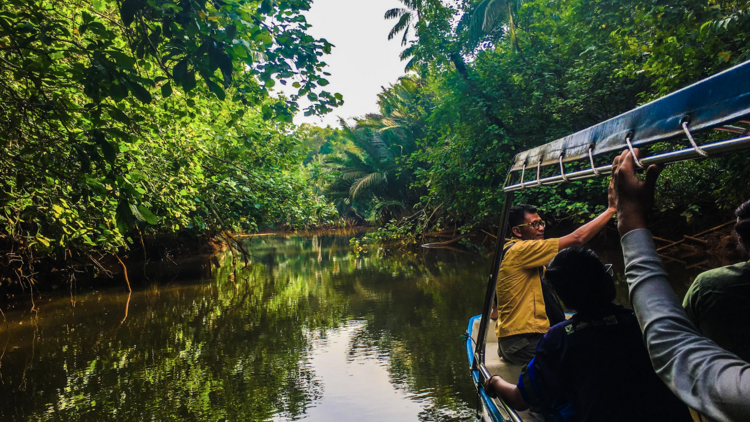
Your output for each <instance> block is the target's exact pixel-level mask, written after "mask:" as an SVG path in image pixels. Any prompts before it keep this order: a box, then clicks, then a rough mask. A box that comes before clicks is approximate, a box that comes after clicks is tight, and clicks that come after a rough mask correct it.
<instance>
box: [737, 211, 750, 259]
mask: <svg viewBox="0 0 750 422" xmlns="http://www.w3.org/2000/svg"><path fill="white" fill-rule="evenodd" d="M734 215H736V216H737V225H736V226H734V232H735V233H737V237H738V238H739V239H740V246H741V247H742V249H743V250H744V251H745V252H750V201H747V202H745V203H744V204H742V205H740V206H739V207H738V208H737V209H736V210H735V211H734Z"/></svg>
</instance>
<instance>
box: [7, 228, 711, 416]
mask: <svg viewBox="0 0 750 422" xmlns="http://www.w3.org/2000/svg"><path fill="white" fill-rule="evenodd" d="M351 237H352V235H351V234H346V235H324V236H265V237H257V238H251V239H248V240H247V246H248V249H249V252H250V253H251V254H252V255H253V263H251V264H250V265H248V266H247V267H245V268H241V269H239V270H237V271H236V273H235V272H233V271H232V267H231V265H229V263H228V261H231V259H229V257H227V256H219V257H217V258H214V259H211V260H208V259H207V260H206V262H204V263H202V265H199V266H196V270H195V271H194V272H192V273H190V272H189V274H188V275H187V276H185V275H183V276H181V277H178V278H176V279H172V278H164V279H154V278H152V279H151V280H150V281H149V282H147V283H146V285H141V286H138V287H136V286H134V291H133V293H132V295H128V292H127V290H126V288H125V287H124V286H122V287H108V288H103V289H99V290H93V291H89V292H86V293H78V294H75V295H74V296H69V295H68V293H67V292H61V293H60V294H58V295H44V296H43V297H42V298H41V299H39V300H37V301H36V303H35V305H36V308H35V310H34V311H33V312H32V311H30V309H31V304H30V303H24V302H21V303H15V304H13V306H10V305H3V311H4V320H3V321H0V395H1V396H2V398H3V400H2V401H0V420H1V421H102V420H118V421H212V422H214V421H290V420H306V421H311V422H312V421H339V420H355V419H356V420H359V421H388V422H396V421H467V422H468V421H472V420H474V417H475V416H474V415H475V410H476V405H477V398H476V393H475V390H474V387H473V386H472V384H471V382H470V378H469V373H468V362H467V358H466V349H465V343H464V341H463V339H462V338H461V335H462V334H463V333H464V332H465V330H466V327H467V322H468V319H469V318H470V317H471V316H473V315H476V314H478V313H479V312H480V308H481V305H482V301H483V297H482V295H483V292H484V289H485V280H486V277H487V273H488V271H489V268H490V257H489V256H488V255H487V252H486V251H483V252H476V251H475V252H472V251H466V252H456V251H446V250H428V249H424V250H420V251H417V252H416V253H415V252H402V251H398V252H389V251H371V252H369V253H357V252H356V251H354V250H353V249H352V247H351V246H350V244H349V239H350V238H351ZM614 246H615V247H611V246H610V247H609V248H605V247H601V248H595V249H597V251H598V252H599V254H600V256H601V257H602V259H603V261H605V262H610V263H613V264H614V266H615V270H616V271H617V273H618V274H620V276H619V277H618V282H617V286H618V302H620V303H622V304H627V302H628V301H627V295H626V287H625V283H624V280H623V278H622V275H621V274H622V257H621V255H620V253H619V251H618V250H617V248H616V245H614ZM670 272H671V274H672V278H673V280H674V287H675V290H676V291H677V293H678V294H679V295H683V294H684V293H685V291H686V289H687V287H688V286H689V283H690V282H691V281H692V279H693V278H694V277H695V275H696V274H697V273H698V271H697V270H691V271H685V270H684V269H683V268H680V267H679V266H675V265H672V266H670ZM126 311H127V316H126Z"/></svg>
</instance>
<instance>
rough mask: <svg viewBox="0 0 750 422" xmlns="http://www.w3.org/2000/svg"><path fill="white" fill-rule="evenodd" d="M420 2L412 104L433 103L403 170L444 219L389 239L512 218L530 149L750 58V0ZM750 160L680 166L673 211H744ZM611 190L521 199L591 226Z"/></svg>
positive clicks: (426, 205)
mask: <svg viewBox="0 0 750 422" xmlns="http://www.w3.org/2000/svg"><path fill="white" fill-rule="evenodd" d="M409 7H411V8H412V9H413V10H416V11H418V12H419V21H418V22H417V23H413V22H412V26H413V28H414V36H415V37H416V38H417V39H416V41H414V42H413V43H411V44H410V45H408V47H407V48H406V49H405V50H404V52H403V53H402V57H403V58H404V59H408V60H409V64H408V65H407V68H410V69H414V70H416V71H417V73H418V75H419V76H418V77H415V78H413V80H414V81H416V82H418V84H417V89H416V90H415V91H414V93H413V97H414V98H416V99H415V100H413V101H411V100H406V101H405V103H406V104H413V105H415V106H418V107H419V110H418V111H410V113H409V114H410V115H411V116H419V119H418V127H417V129H415V130H413V131H415V132H416V131H418V133H419V134H420V135H419V136H418V138H417V139H418V142H417V147H416V148H414V149H413V151H412V152H411V153H410V154H409V156H408V157H404V158H402V160H401V161H400V164H399V165H400V167H401V170H402V171H410V172H411V173H412V174H413V181H412V183H411V185H410V186H411V188H412V189H415V190H417V189H421V190H423V192H425V191H426V194H425V193H420V196H421V199H420V202H419V203H418V204H416V207H417V208H418V209H427V210H431V209H435V208H436V207H437V208H439V211H437V213H436V214H435V215H434V217H430V218H428V217H427V216H424V215H422V216H421V217H420V218H421V219H422V220H420V223H419V224H417V223H415V221H414V220H401V221H395V222H388V223H387V225H386V227H384V228H382V230H380V231H379V232H378V233H377V234H375V235H373V236H374V237H377V238H379V239H382V240H385V241H389V240H392V239H391V238H397V237H399V236H404V235H408V236H412V237H413V236H414V235H415V232H416V233H419V232H420V231H424V230H432V229H430V227H432V226H434V227H441V226H453V225H459V226H464V227H471V226H475V225H479V224H488V223H489V222H490V221H491V220H492V219H494V218H495V217H496V215H497V214H498V213H499V212H500V209H501V206H502V202H503V194H502V191H501V189H500V187H501V186H502V185H503V183H504V182H505V177H506V172H507V167H506V166H507V165H508V163H510V162H511V160H512V158H513V156H514V155H515V154H517V153H518V152H521V151H523V150H525V149H528V148H531V147H534V146H538V145H541V144H544V143H546V142H550V141H552V140H555V139H558V138H561V137H563V136H565V135H568V134H570V133H574V132H576V131H578V130H581V129H584V128H586V127H588V126H591V125H593V124H596V123H599V122H601V121H604V120H606V119H609V118H611V117H613V116H616V115H618V114H620V113H622V112H625V111H627V110H630V109H632V108H634V107H637V106H638V105H640V104H643V103H645V102H648V101H651V100H653V99H655V98H658V97H660V96H662V95H665V94H667V93H670V92H672V91H674V90H677V89H679V88H681V87H684V86H686V85H689V84H691V83H693V82H696V81H698V80H700V79H702V78H705V77H707V76H710V75H712V74H714V73H716V72H719V71H721V70H723V69H726V68H728V67H730V66H732V65H735V64H737V63H740V62H743V61H745V60H747V59H748V57H750V48H748V45H749V44H748V37H749V36H750V16H748V11H749V10H750V2H746V1H742V2H736V1H712V2H708V3H706V2H700V1H687V2H677V1H671V0H664V1H656V2H654V1H650V0H649V1H645V0H630V1H626V2H622V1H615V0H597V1H594V2H591V1H583V0H562V1H551V0H535V1H523V2H515V1H501V0H497V1H495V0H466V1H463V2H454V3H451V4H447V3H442V2H429V1H424V2H418V3H414V5H410V6H409ZM404 13H406V11H405V12H404ZM454 22H458V24H457V25H454V24H453V23H454ZM397 29H398V28H394V30H397ZM395 92H396V87H391V88H389V89H388V90H386V92H385V93H384V94H383V95H391V94H393V95H395ZM425 99H427V103H428V106H426V107H425V106H424V104H425ZM749 160H750V159H749V158H748V157H747V156H736V157H730V158H726V159H721V160H720V161H716V160H708V161H705V162H696V163H689V164H685V165H677V166H674V167H672V168H670V169H668V170H667V171H666V172H665V174H664V176H663V177H662V179H663V181H662V186H663V188H662V189H661V197H660V198H659V204H660V208H661V209H662V211H671V210H674V211H676V214H680V213H682V215H683V217H685V218H686V220H690V222H692V221H695V220H696V216H698V215H699V214H700V213H702V212H703V211H704V210H708V209H717V208H719V209H721V208H731V207H733V206H736V204H737V203H739V202H741V200H742V198H746V197H747V196H750V190H748V186H747V184H743V183H742V182H738V181H739V180H746V179H747V176H748V175H747V170H746V169H747V168H748V167H749V166H748V164H750V163H749V162H748V161H749ZM606 183H607V181H606V180H603V179H602V180H591V181H586V182H577V183H572V184H570V185H567V186H564V187H554V188H553V187H549V188H541V189H534V190H533V191H530V192H528V193H522V194H521V195H520V197H519V198H518V199H517V200H518V201H524V202H531V203H534V204H537V205H539V206H540V208H541V209H543V210H544V211H547V212H548V214H549V215H550V216H551V217H552V218H566V219H570V220H572V221H573V222H576V223H580V222H582V221H584V220H587V219H589V218H591V217H592V216H594V215H595V214H596V213H597V212H598V211H600V210H601V208H602V207H603V206H604V204H605V203H606ZM697 198H701V199H700V201H697ZM697 202H700V203H701V204H700V205H696V203H697ZM488 220H489V221H488Z"/></svg>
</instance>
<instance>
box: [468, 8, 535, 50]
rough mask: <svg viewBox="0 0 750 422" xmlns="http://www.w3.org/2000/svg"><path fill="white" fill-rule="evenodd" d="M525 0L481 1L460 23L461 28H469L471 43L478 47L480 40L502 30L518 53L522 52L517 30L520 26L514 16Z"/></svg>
mask: <svg viewBox="0 0 750 422" xmlns="http://www.w3.org/2000/svg"><path fill="white" fill-rule="evenodd" d="M522 4H523V0H481V1H479V2H478V3H477V4H476V5H475V6H474V7H473V10H472V11H471V12H467V13H466V14H465V15H464V16H463V17H462V18H461V22H460V23H459V27H463V28H468V31H469V43H470V45H471V46H472V47H474V46H476V44H477V43H478V42H479V40H480V39H482V38H483V37H484V36H485V35H487V34H490V33H492V31H494V30H496V29H498V28H502V29H503V33H505V34H508V37H509V38H510V41H511V44H512V45H513V47H514V49H515V50H516V51H519V50H520V47H519V45H518V38H517V37H516V29H517V27H518V24H517V22H516V20H515V19H514V15H515V14H516V13H518V10H519V9H520V8H521V5H522Z"/></svg>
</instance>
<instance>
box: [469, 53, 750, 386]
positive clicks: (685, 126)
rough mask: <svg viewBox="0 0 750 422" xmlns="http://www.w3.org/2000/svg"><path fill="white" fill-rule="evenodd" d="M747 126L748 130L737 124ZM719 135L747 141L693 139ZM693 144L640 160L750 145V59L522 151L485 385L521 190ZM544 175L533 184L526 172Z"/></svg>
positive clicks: (488, 295)
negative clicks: (605, 160) (620, 154)
mask: <svg viewBox="0 0 750 422" xmlns="http://www.w3.org/2000/svg"><path fill="white" fill-rule="evenodd" d="M736 122H739V123H740V124H745V125H747V127H741V126H736V125H733V124H732V123H736ZM711 130H719V131H724V132H729V133H734V134H739V135H740V136H739V137H736V138H733V139H726V140H721V141H716V142H711V143H707V144H703V145H698V144H697V143H696V141H695V139H694V137H693V134H695V133H699V132H706V131H711ZM676 139H677V140H679V139H686V140H687V141H689V143H690V145H691V146H690V147H689V148H685V149H679V150H675V151H669V152H664V153H660V154H656V155H652V156H649V157H644V158H641V159H640V160H636V164H637V165H638V166H639V167H642V168H645V167H648V166H649V165H651V164H670V163H674V162H678V161H684V160H692V159H700V158H711V157H715V156H717V155H720V154H725V153H728V152H732V151H738V150H742V149H747V148H750V61H748V62H745V63H743V64H740V65H738V66H735V67H733V68H731V69H728V70H725V71H723V72H721V73H718V74H716V75H714V76H711V77H709V78H706V79H704V80H702V81H700V82H697V83H695V84H693V85H690V86H688V87H686V88H683V89H681V90H679V91H676V92H674V93H672V94H669V95H667V96H665V97H662V98H660V99H658V100H655V101H652V102H650V103H648V104H645V105H643V106H641V107H638V108H636V109H633V110H631V111H628V112H626V113H623V114H621V115H619V116H617V117H614V118H612V119H609V120H607V121H605V122H602V123H599V124H597V125H595V126H591V127H589V128H587V129H584V130H582V131H580V132H577V133H574V134H572V135H569V136H566V137H564V138H561V139H558V140H556V141H553V142H550V143H548V144H545V145H542V146H539V147H536V148H533V149H530V150H527V151H524V152H521V153H519V154H517V155H516V156H515V158H514V160H513V163H512V164H511V166H510V168H509V170H508V177H507V178H506V182H505V185H504V186H503V191H504V192H505V203H504V205H503V211H502V214H501V217H500V224H499V226H500V228H499V230H498V234H497V242H496V244H495V252H494V258H493V260H492V270H491V272H490V275H489V277H488V281H487V289H486V292H485V297H484V307H483V310H482V319H481V322H480V326H479V333H478V334H477V342H476V345H477V347H475V350H474V362H473V364H472V368H473V369H474V370H477V371H478V372H479V374H480V376H479V381H478V383H479V385H480V386H481V385H482V384H483V383H484V381H485V380H486V379H487V378H488V377H489V372H488V371H487V368H486V367H485V366H484V362H485V347H484V342H485V339H486V336H487V328H488V322H489V315H490V311H491V309H492V302H493V299H494V297H495V285H496V282H497V276H498V272H499V270H500V265H501V264H502V261H503V255H504V251H503V247H504V245H505V234H506V233H507V230H508V215H509V212H510V209H511V207H512V205H513V198H514V193H515V191H518V190H522V189H530V188H534V187H538V186H550V185H555V184H558V183H563V182H569V181H576V180H584V179H588V178H592V177H598V176H608V175H610V174H611V172H612V165H611V164H606V165H600V166H597V165H596V161H595V159H596V157H601V156H602V155H605V154H610V153H613V152H616V151H622V150H623V149H625V148H628V149H630V150H631V151H633V148H637V147H643V146H647V145H651V144H654V143H656V142H663V141H671V140H676ZM565 163H582V165H581V166H580V167H581V168H580V169H579V170H575V171H572V172H569V173H565V166H564V164H565ZM550 166H555V170H557V169H558V168H559V174H555V175H552V176H547V177H542V169H543V168H545V167H547V168H548V167H550ZM527 172H529V173H532V174H534V173H535V174H536V177H535V178H534V179H532V180H530V181H526V180H525V176H526V173H527Z"/></svg>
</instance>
